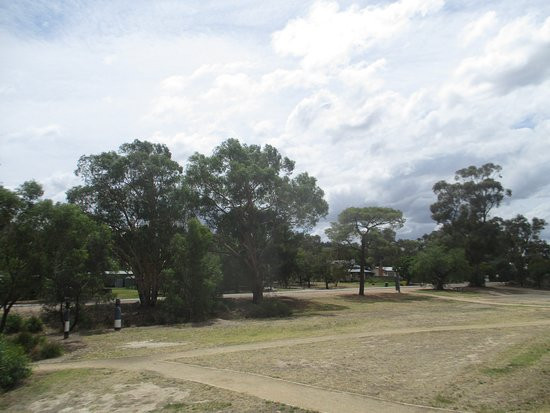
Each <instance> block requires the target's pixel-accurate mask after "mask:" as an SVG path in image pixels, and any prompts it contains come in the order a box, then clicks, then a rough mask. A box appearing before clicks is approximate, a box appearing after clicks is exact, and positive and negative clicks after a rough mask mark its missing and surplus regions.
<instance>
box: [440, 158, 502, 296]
mask: <svg viewBox="0 0 550 413" xmlns="http://www.w3.org/2000/svg"><path fill="white" fill-rule="evenodd" d="M501 170H502V168H501V167H500V166H499V165H495V164H493V163H487V164H485V165H482V166H480V167H476V166H469V167H467V168H464V169H460V170H458V171H456V174H455V182H454V183H448V182H446V181H439V182H437V183H436V184H435V185H434V186H433V191H434V193H435V194H436V196H437V201H436V202H435V203H434V204H432V205H431V206H430V210H431V212H432V218H433V219H434V220H435V221H436V222H437V223H438V224H441V225H442V231H443V232H444V233H446V234H448V235H449V236H450V237H451V239H452V243H453V246H455V247H461V248H464V250H465V252H466V258H467V259H468V261H469V263H470V264H471V266H472V267H473V269H474V271H473V272H472V278H471V279H470V283H471V284H472V285H483V283H484V275H483V274H481V271H480V270H479V268H480V265H481V264H482V262H484V260H487V259H488V258H489V257H490V256H491V255H493V254H495V253H496V252H497V251H496V246H497V245H496V243H495V242H492V240H494V239H496V238H497V237H498V235H499V223H498V221H497V220H495V219H491V211H492V210H493V209H495V208H497V207H498V206H499V205H500V204H501V202H502V201H503V200H504V198H505V197H509V196H511V194H512V192H511V191H510V190H509V189H505V188H504V187H503V186H502V184H501V183H500V182H499V181H498V180H497V178H500V177H501V176H500V171H501Z"/></svg>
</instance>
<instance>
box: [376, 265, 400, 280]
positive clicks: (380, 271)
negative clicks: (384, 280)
mask: <svg viewBox="0 0 550 413" xmlns="http://www.w3.org/2000/svg"><path fill="white" fill-rule="evenodd" d="M374 271H375V273H376V275H377V276H378V277H391V278H393V277H395V276H396V274H397V272H396V271H395V269H394V268H393V267H374Z"/></svg>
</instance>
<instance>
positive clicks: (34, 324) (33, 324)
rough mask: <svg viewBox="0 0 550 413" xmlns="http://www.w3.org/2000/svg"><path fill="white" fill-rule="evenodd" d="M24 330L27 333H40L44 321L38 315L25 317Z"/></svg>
mask: <svg viewBox="0 0 550 413" xmlns="http://www.w3.org/2000/svg"><path fill="white" fill-rule="evenodd" d="M25 330H26V331H28V332H29V333H40V332H41V331H43V330H44V323H43V322H42V320H41V319H40V318H39V317H36V316H34V315H33V316H31V317H29V318H27V319H25Z"/></svg>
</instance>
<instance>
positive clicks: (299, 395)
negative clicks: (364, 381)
mask: <svg viewBox="0 0 550 413" xmlns="http://www.w3.org/2000/svg"><path fill="white" fill-rule="evenodd" d="M70 368H107V369H122V370H135V371H143V370H147V371H153V372H156V373H160V374H162V375H164V376H166V377H170V378H175V379H182V380H188V381H193V382H197V383H202V384H206V385H209V386H214V387H219V388H222V389H226V390H230V391H235V392H238V393H244V394H247V395H250V396H255V397H259V398H262V399H264V400H270V401H274V402H278V403H284V404H287V405H290V406H295V407H300V408H302V409H308V410H314V411H317V412H323V413H341V412H347V413H364V412H388V413H421V412H426V411H451V410H447V409H439V408H435V407H429V406H417V405H412V404H406V403H398V402H392V401H388V400H383V399H378V398H374V397H369V396H364V395H361V394H355V393H348V392H342V391H337V390H330V389H324V388H320V387H316V386H311V385H307V384H302V383H295V382H291V381H287V380H282V379H276V378H273V377H268V376H262V375H258V374H253V373H243V372H239V371H233V370H225V369H217V368H212V367H202V366H195V365H191V364H183V363H177V362H173V361H155V362H146V361H141V362H139V363H128V362H127V360H126V362H124V361H123V360H121V359H116V360H94V361H86V362H75V363H55V364H45V365H41V366H40V367H39V370H40V371H53V370H59V369H70ZM453 411H455V412H456V410H453Z"/></svg>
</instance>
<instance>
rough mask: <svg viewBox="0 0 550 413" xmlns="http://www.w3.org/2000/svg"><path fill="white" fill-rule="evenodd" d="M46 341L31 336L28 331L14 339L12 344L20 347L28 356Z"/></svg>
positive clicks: (36, 336)
mask: <svg viewBox="0 0 550 413" xmlns="http://www.w3.org/2000/svg"><path fill="white" fill-rule="evenodd" d="M44 340H45V338H44V337H42V336H38V335H34V334H31V333H29V332H28V331H22V332H20V333H19V334H17V335H16V336H15V337H13V338H12V342H13V343H14V344H18V345H20V346H21V347H22V348H23V350H24V351H25V353H26V354H30V353H31V352H32V350H33V349H34V348H35V347H36V346H37V345H39V344H40V343H41V342H43V341H44Z"/></svg>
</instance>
